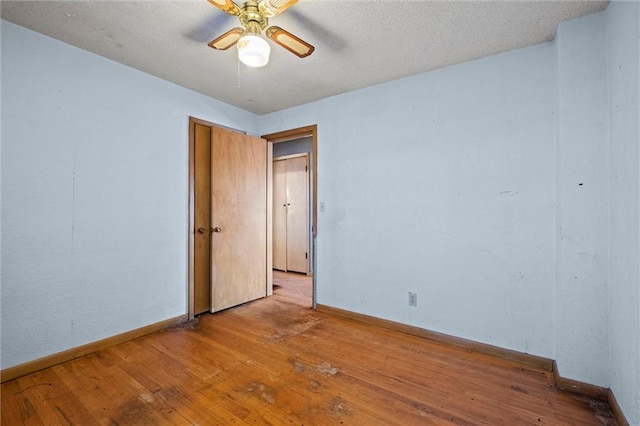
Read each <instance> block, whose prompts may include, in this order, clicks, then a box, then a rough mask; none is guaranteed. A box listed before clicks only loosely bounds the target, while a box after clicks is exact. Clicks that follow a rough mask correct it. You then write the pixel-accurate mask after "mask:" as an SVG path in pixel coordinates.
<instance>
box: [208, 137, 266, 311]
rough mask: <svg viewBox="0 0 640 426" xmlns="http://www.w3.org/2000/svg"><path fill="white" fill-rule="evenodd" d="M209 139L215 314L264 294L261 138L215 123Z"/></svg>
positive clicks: (263, 158)
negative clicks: (227, 128) (221, 126)
mask: <svg viewBox="0 0 640 426" xmlns="http://www.w3.org/2000/svg"><path fill="white" fill-rule="evenodd" d="M211 139H212V140H211V146H212V148H211V192H212V203H211V224H212V227H213V229H214V232H213V234H212V235H213V237H212V247H211V311H212V312H215V311H220V310H222V309H226V308H229V307H232V306H236V305H239V304H241V303H245V302H248V301H251V300H254V299H258V298H260V297H265V296H266V295H267V142H266V141H265V140H264V139H260V138H256V137H252V136H247V135H244V134H241V133H237V132H233V131H230V130H225V129H221V128H217V127H214V128H212V135H211ZM269 201H270V200H269Z"/></svg>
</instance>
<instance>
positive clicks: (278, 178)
mask: <svg viewBox="0 0 640 426" xmlns="http://www.w3.org/2000/svg"><path fill="white" fill-rule="evenodd" d="M273 268H274V269H279V270H281V271H286V270H287V160H278V161H274V162H273Z"/></svg>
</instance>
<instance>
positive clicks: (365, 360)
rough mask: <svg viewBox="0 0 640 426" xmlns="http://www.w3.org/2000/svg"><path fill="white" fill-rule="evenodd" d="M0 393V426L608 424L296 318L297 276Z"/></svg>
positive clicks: (553, 396)
mask: <svg viewBox="0 0 640 426" xmlns="http://www.w3.org/2000/svg"><path fill="white" fill-rule="evenodd" d="M274 278H275V283H276V284H277V285H278V287H277V288H276V289H275V293H274V296H272V297H270V298H268V299H263V300H259V301H256V302H253V303H250V304H246V305H243V306H239V307H237V308H233V309H229V310H226V311H223V312H220V313H217V314H214V315H208V314H207V315H203V316H201V317H199V319H198V320H197V321H195V322H193V323H189V324H185V325H183V326H180V327H175V328H172V329H170V330H167V331H163V332H158V333H154V334H151V335H148V336H145V337H142V338H139V339H136V340H133V341H130V342H127V343H124V344H120V345H117V346H114V347H111V348H109V349H106V350H102V351H99V352H96V353H94V354H91V355H88V356H85V357H82V358H79V359H76V360H74V361H70V362H67V363H64V364H61V365H57V366H55V367H52V368H48V369H46V370H43V371H41V372H38V373H34V374H31V375H29V376H25V377H22V378H19V379H16V380H13V381H10V382H7V383H5V384H3V385H2V424H3V425H19V424H27V425H57V424H61V425H66V424H71V425H92V424H103V425H162V424H175V425H231V424H236V425H242V424H257V425H267V424H272V425H284V424H291V425H334V424H335V425H337V424H345V425H369V426H370V425H418V424H421V425H422V424H436V425H453V424H455V425H478V424H489V425H499V424H502V425H525V424H528V425H600V424H608V425H613V424H615V421H614V420H613V416H612V414H611V411H610V409H609V407H608V405H607V404H606V403H605V402H602V401H598V400H591V399H589V398H583V397H579V396H576V395H573V394H570V393H564V392H560V391H558V390H557V389H556V388H555V387H554V386H553V382H552V377H551V373H550V372H547V371H544V370H540V369H536V368H534V367H530V366H525V365H521V364H518V363H516V362H511V361H505V360H502V359H498V358H494V357H491V356H487V355H482V354H478V353H473V352H469V351H467V350H464V349H460V348H456V347H451V346H446V345H443V344H439V343H436V342H432V341H429V340H426V339H421V338H419V337H415V336H410V335H406V334H402V333H398V332H394V331H391V330H387V329H383V328H378V327H375V326H372V325H367V324H363V323H358V322H355V321H351V320H346V319H343V318H339V317H335V316H330V315H327V314H322V313H319V312H316V311H313V310H311V309H309V308H308V307H307V306H310V304H311V284H310V282H311V281H310V277H306V276H304V275H294V274H280V273H276V276H275V277H274Z"/></svg>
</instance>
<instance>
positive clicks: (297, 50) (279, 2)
mask: <svg viewBox="0 0 640 426" xmlns="http://www.w3.org/2000/svg"><path fill="white" fill-rule="evenodd" d="M208 1H209V3H211V4H213V5H214V6H216V7H217V8H219V9H221V10H223V11H225V12H226V13H228V14H230V15H234V16H237V17H238V18H239V19H240V24H241V25H242V26H241V27H236V28H233V29H231V30H229V31H227V32H226V33H224V34H222V35H221V36H220V37H218V38H216V39H215V40H213V41H211V42H210V43H209V47H212V48H214V49H217V50H227V49H229V48H230V47H232V46H234V45H236V44H237V45H238V58H239V59H240V61H242V63H244V64H246V65H249V66H252V67H261V66H264V65H266V64H267V62H268V61H269V53H271V48H270V47H269V43H267V41H266V40H265V39H264V38H262V37H261V36H260V35H261V33H262V30H265V34H266V36H267V37H268V38H270V39H271V40H272V41H273V42H274V43H276V44H278V45H280V46H282V47H284V48H285V49H287V50H288V51H289V52H291V53H293V54H294V55H296V56H298V57H300V58H306V57H307V56H309V55H311V54H312V53H313V51H314V50H315V48H314V47H313V46H312V45H310V44H309V43H307V42H306V41H304V40H302V39H300V38H298V37H296V36H295V35H293V34H291V33H290V32H288V31H286V30H283V29H282V28H280V27H278V26H275V25H272V26H269V18H271V17H273V16H276V15H278V14H280V13H282V12H284V11H285V10H287V9H288V8H289V7H291V6H293V5H294V4H295V3H297V2H298V0H249V1H247V2H245V3H244V5H243V6H238V5H237V4H236V3H234V2H233V1H232V0H208Z"/></svg>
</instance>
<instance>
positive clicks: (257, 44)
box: [238, 34, 271, 67]
mask: <svg viewBox="0 0 640 426" xmlns="http://www.w3.org/2000/svg"><path fill="white" fill-rule="evenodd" d="M270 53H271V47H270V46H269V43H267V41H266V40H265V39H263V38H262V37H260V36H257V35H255V34H247V35H245V36H243V37H242V38H240V40H238V58H239V59H240V61H241V62H242V63H243V64H245V65H248V66H250V67H263V66H265V65H267V62H269V54H270Z"/></svg>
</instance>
